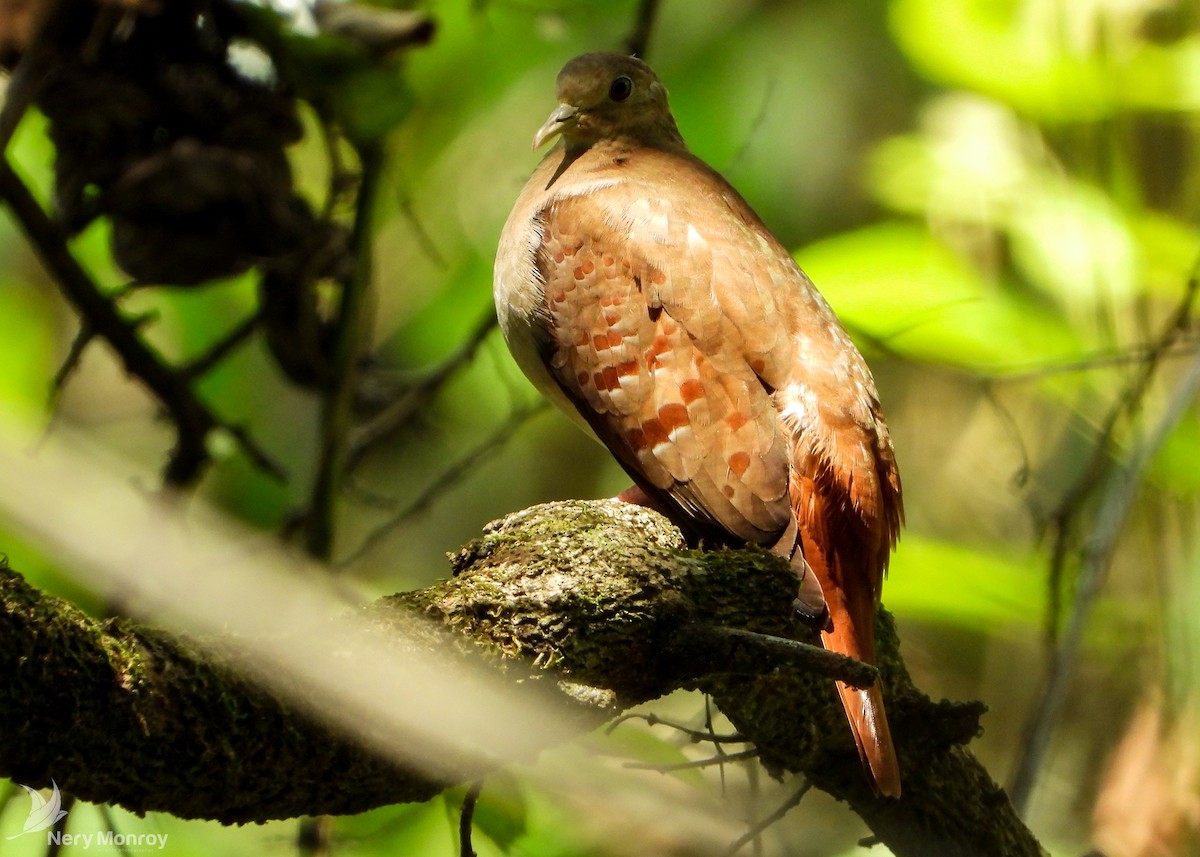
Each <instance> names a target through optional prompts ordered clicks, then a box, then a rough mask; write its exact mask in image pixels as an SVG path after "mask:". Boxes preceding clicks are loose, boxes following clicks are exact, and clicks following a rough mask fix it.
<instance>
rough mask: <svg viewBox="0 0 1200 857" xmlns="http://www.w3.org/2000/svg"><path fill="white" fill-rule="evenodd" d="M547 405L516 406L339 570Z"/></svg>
mask: <svg viewBox="0 0 1200 857" xmlns="http://www.w3.org/2000/svg"><path fill="white" fill-rule="evenodd" d="M547 407H548V403H547V402H546V401H545V400H542V399H539V400H538V401H536V402H534V403H532V404H529V405H524V406H521V407H518V408H516V409H514V410H513V412H512V413H511V414H509V416H508V419H507V420H505V421H504V423H503V424H502V425H501V426H500V427H499V428H497V429H496V431H494V432H492V434H491V435H490V436H488V437H487V438H486V439H485V440H484V441H483V443H481V444H480V445H479V446H477V447H475V449H473V450H471V451H470V452H469V453H467V454H466V455H465V456H463V458H462V459H461V460H459V461H458V462H456V463H455V464H454V465H453V466H452V467H450V468H448V469H447V470H445V471H443V472H442V474H441V475H440V476H439V477H438V478H437V479H435V480H434V481H433V482H432V483H431V484H430V485H429V487H427V488H426V489H425V490H424V491H422V492H421V493H420V494H418V495H417V497H416V499H414V500H413V501H412V502H411V503H409V504H408V505H407V506H406V507H405V508H404V509H403V510H402V511H400V512H398V513H396V514H395V515H393V516H392V517H391V518H389V519H388V520H387V521H385V522H384V523H382V524H380V525H379V526H378V527H376V528H375V529H374V530H372V531H371V532H370V533H368V534H367V536H366V538H364V539H363V540H362V543H361V544H360V545H359V546H358V547H357V548H355V549H354V551H353V552H351V553H350V555H349V556H347V557H346V558H344V559H342V560H340V561H339V562H337V563H336V565H337V566H338V567H339V568H341V567H345V566H347V565H350V564H352V563H354V562H357V561H358V560H360V559H362V558H363V557H364V556H366V555H367V554H368V553H370V552H371V551H372V550H373V549H374V548H375V546H376V545H378V544H379V543H380V542H382V541H383V540H384V539H385V538H387V536H388V535H389V534H390V533H392V532H393V531H394V530H396V529H397V528H399V527H401V526H403V525H404V524H405V523H407V522H408V521H410V520H411V519H412V518H414V517H415V516H416V515H418V514H420V513H421V512H423V511H424V510H425V509H426V507H428V506H429V504H430V503H432V502H433V501H434V500H435V499H436V498H437V497H438V496H439V495H440V494H442V493H443V492H444V491H445V490H446V489H447V488H448V487H450V486H451V485H453V484H455V483H456V482H458V481H460V480H461V479H463V478H465V477H466V476H468V475H470V474H471V473H473V472H474V471H475V467H476V465H477V464H478V463H479V462H480V461H482V460H484V459H485V458H486V457H487V456H489V455H490V454H491V453H492V452H494V451H495V450H497V449H499V448H500V447H501V446H503V445H504V444H505V443H507V442H508V440H509V438H511V437H512V436H513V434H514V433H515V432H516V430H517V429H518V428H519V427H520V426H521V424H522V423H524V422H525V421H526V420H527V419H529V418H530V417H533V416H534V415H536V414H539V413H541V412H542V411H544V410H546V408H547Z"/></svg>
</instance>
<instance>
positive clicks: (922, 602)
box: [883, 532, 1046, 629]
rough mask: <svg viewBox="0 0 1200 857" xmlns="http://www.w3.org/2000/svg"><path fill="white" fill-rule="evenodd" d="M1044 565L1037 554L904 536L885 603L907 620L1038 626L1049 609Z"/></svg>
mask: <svg viewBox="0 0 1200 857" xmlns="http://www.w3.org/2000/svg"><path fill="white" fill-rule="evenodd" d="M1045 595H1046V583H1045V567H1044V563H1043V561H1042V560H1041V559H1040V558H1039V557H1037V556H1036V555H1033V554H1026V555H1019V554H1015V553H1010V552H1008V551H1005V550H1002V549H998V548H996V547H993V546H987V547H983V546H972V545H967V544H962V543H956V542H951V541H947V540H943V539H936V538H932V537H929V536H925V535H922V534H920V533H913V532H908V533H905V535H904V536H903V538H902V539H901V542H900V547H899V548H898V549H897V550H896V554H895V556H894V557H893V559H892V564H891V569H890V570H889V572H888V579H887V583H886V584H885V585H884V588H883V600H884V604H886V605H887V607H888V609H889V610H892V611H893V612H895V613H897V614H898V615H901V616H904V617H905V619H926V620H929V621H935V622H940V623H944V624H947V625H951V626H956V627H961V628H975V629H982V628H995V627H996V626H998V625H1004V624H1011V623H1016V624H1022V625H1036V624H1039V623H1040V622H1041V621H1042V615H1043V612H1044V609H1045Z"/></svg>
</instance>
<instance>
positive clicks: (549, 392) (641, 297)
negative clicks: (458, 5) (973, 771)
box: [494, 53, 903, 797]
mask: <svg viewBox="0 0 1200 857" xmlns="http://www.w3.org/2000/svg"><path fill="white" fill-rule="evenodd" d="M557 96H558V101H559V104H558V106H557V107H556V108H555V109H554V111H553V112H552V113H551V114H550V117H549V118H548V119H547V120H546V123H545V124H544V125H543V126H542V127H541V128H540V129H539V130H538V131H537V133H536V135H535V136H534V141H533V142H534V147H535V148H539V147H541V146H542V145H543V144H545V143H547V142H548V141H550V140H552V139H557V140H558V141H559V142H558V145H556V146H555V147H554V148H552V149H551V151H550V152H549V153H548V154H547V155H546V156H545V158H544V159H543V160H542V161H541V163H540V164H539V165H538V166H537V168H536V169H535V170H534V172H533V175H532V176H531V177H530V178H529V181H528V182H527V183H526V185H525V187H524V189H523V190H522V191H521V194H520V196H519V197H518V199H517V201H516V203H515V205H514V206H513V209H512V212H511V214H510V215H509V217H508V220H507V222H506V224H505V226H504V229H503V232H502V233H501V237H500V241H499V246H498V249H497V253H496V262H495V276H494V293H495V300H496V309H497V313H498V317H499V321H500V327H501V329H502V331H503V333H504V337H505V340H506V342H507V344H508V346H509V349H510V351H511V352H512V354H513V357H514V358H515V360H516V362H517V363H518V365H519V366H520V367H521V369H522V371H524V373H525V374H526V375H527V376H528V377H529V378H530V380H531V381H532V382H533V383H534V385H535V386H537V387H538V388H539V389H540V390H541V391H542V392H543V393H544V394H545V395H546V396H548V397H549V398H550V399H551V400H552V401H554V402H555V404H557V405H558V406H559V407H560V408H562V410H563V411H564V412H566V413H567V414H568V415H569V416H570V417H571V418H572V419H574V420H575V422H576V423H578V425H579V426H580V427H581V428H583V429H584V430H585V431H587V432H589V433H591V434H593V435H594V436H595V437H596V438H598V439H599V440H600V441H601V442H602V443H603V444H604V445H605V446H606V447H607V448H608V449H609V450H610V451H611V453H612V455H613V456H614V457H615V458H616V460H617V461H618V462H619V463H620V465H621V466H622V467H623V468H624V469H625V471H626V472H627V473H628V474H629V476H630V477H632V479H633V481H634V487H633V488H631V489H630V490H629V491H627V492H625V493H624V494H622V498H624V499H628V500H632V501H635V502H641V503H643V504H645V505H648V506H651V507H653V508H656V509H658V510H659V511H662V512H663V513H664V514H666V515H667V516H668V517H669V518H670V519H671V520H672V521H674V522H675V523H676V524H678V525H679V526H680V528H681V529H682V530H683V532H684V533H685V534H686V535H687V536H688V537H689V538H690V539H692V540H694V541H697V542H700V543H703V544H747V543H753V544H757V545H762V546H765V547H767V548H769V549H771V550H773V551H775V552H777V553H780V554H782V555H783V556H785V557H786V558H788V560H789V561H790V563H791V566H792V568H793V570H794V571H795V572H796V574H797V576H798V578H799V587H798V592H799V597H798V599H797V608H798V610H799V611H800V612H801V614H802V615H804V616H807V617H808V618H809V619H810V620H811V621H814V622H815V623H816V624H818V625H820V627H821V638H822V642H823V644H824V645H825V647H826V648H828V649H830V650H832V651H836V652H840V653H842V654H845V655H849V656H851V657H854V658H857V659H859V660H862V661H866V662H869V663H870V662H873V661H874V655H875V652H874V649H875V642H874V617H875V611H876V608H877V606H878V604H879V599H880V593H881V589H882V585H883V579H884V576H885V574H886V571H887V566H888V561H889V558H890V556H891V552H892V550H893V549H894V547H895V544H896V540H897V537H898V534H899V529H900V525H901V523H902V520H903V504H902V499H901V487H900V476H899V471H898V469H897V465H896V458H895V454H894V451H893V447H892V441H891V437H890V435H889V433H888V428H887V424H886V422H885V420H884V416H883V412H882V408H881V406H880V402H879V396H878V393H877V391H876V387H875V382H874V380H873V378H872V376H871V372H870V369H869V368H868V366H867V363H866V361H865V359H864V358H863V356H862V355H861V354H860V353H859V351H858V349H857V348H856V347H855V345H854V343H853V342H852V341H851V339H850V337H849V335H848V334H847V333H846V331H845V329H844V327H843V326H842V324H841V322H840V321H839V320H838V318H837V316H836V315H835V314H834V312H833V310H832V309H831V308H830V306H829V304H828V303H827V302H826V301H825V299H824V298H823V297H822V296H821V294H820V293H819V292H818V291H817V289H816V288H815V287H814V285H813V283H812V282H811V281H810V280H809V278H808V276H807V275H806V274H805V273H804V272H803V271H802V270H801V269H800V267H799V266H798V265H797V264H796V262H795V260H794V259H793V258H792V255H791V254H790V253H789V252H788V251H787V249H786V248H785V247H784V246H783V245H782V244H781V243H780V241H779V240H778V239H777V238H776V237H775V236H774V235H773V234H772V233H771V231H770V230H769V229H768V228H767V227H766V226H765V225H764V224H763V222H762V221H761V220H760V219H759V217H758V215H756V214H755V213H754V211H753V210H752V209H751V207H750V205H749V204H748V203H747V202H746V201H745V200H744V199H743V198H742V196H741V195H740V194H739V193H738V192H737V191H736V190H734V188H733V187H732V186H731V185H730V184H729V183H728V182H727V181H726V180H725V179H724V178H723V177H722V176H721V175H720V174H719V173H718V172H716V171H715V170H714V169H712V168H711V167H709V166H708V165H707V164H705V163H704V162H703V161H702V160H700V159H699V158H697V157H696V156H695V155H693V154H692V153H691V152H690V151H689V149H688V147H687V145H686V144H685V142H684V140H683V137H682V136H681V135H680V132H679V129H678V126H677V125H676V122H675V119H674V117H673V116H672V114H671V110H670V107H669V106H668V101H667V91H666V88H665V87H664V86H663V84H662V82H661V81H660V80H659V79H658V76H657V75H656V74H655V73H654V71H653V70H652V69H651V68H650V67H649V66H648V65H647V64H646V63H644V62H642V61H641V60H639V59H636V58H634V57H629V56H625V55H622V54H616V53H588V54H584V55H582V56H579V57H576V58H575V59H573V60H571V61H570V62H568V63H567V64H566V65H565V66H564V67H563V69H562V71H561V72H560V73H559V75H558V79H557ZM837 691H838V693H839V695H840V697H841V701H842V704H843V706H844V708H845V711H846V716H847V719H848V721H849V724H850V728H851V731H852V732H853V735H854V739H855V742H856V744H857V747H858V751H859V755H860V756H861V758H862V761H863V764H864V769H865V771H866V772H867V776H868V779H869V781H870V784H871V786H872V788H873V789H874V790H875V792H876V793H877V794H880V795H885V796H889V797H898V796H899V795H900V770H899V763H898V761H897V758H896V751H895V748H894V744H893V741H892V736H891V733H890V730H889V726H888V721H887V716H886V713H885V710H884V701H883V691H882V687H881V684H880V682H879V681H878V680H876V682H875V683H874V684H873V685H872V686H871V687H868V688H855V687H852V686H849V685H846V684H844V683H840V682H839V683H837Z"/></svg>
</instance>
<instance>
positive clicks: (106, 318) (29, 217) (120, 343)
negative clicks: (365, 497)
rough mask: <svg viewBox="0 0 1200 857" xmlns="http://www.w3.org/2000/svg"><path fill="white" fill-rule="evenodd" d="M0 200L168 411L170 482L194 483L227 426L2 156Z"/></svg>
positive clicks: (90, 322)
mask: <svg viewBox="0 0 1200 857" xmlns="http://www.w3.org/2000/svg"><path fill="white" fill-rule="evenodd" d="M0 199H2V200H3V201H4V203H6V204H7V205H8V207H9V208H10V209H11V210H12V213H13V215H14V216H15V217H16V220H17V223H18V224H19V225H20V227H21V229H22V230H24V232H25V235H26V237H28V239H29V241H30V243H31V244H32V245H33V248H34V250H35V251H36V252H37V254H38V256H39V258H40V259H41V260H42V263H43V264H44V265H45V266H46V268H47V270H48V271H49V272H50V275H51V278H52V279H53V280H54V283H55V285H56V286H57V287H58V288H59V289H60V290H61V291H62V293H63V295H64V296H65V297H66V298H67V300H68V301H69V302H70V303H71V305H72V306H74V307H75V309H76V311H77V312H78V313H79V315H80V316H81V318H82V319H83V321H82V325H83V327H84V329H85V330H87V332H88V333H89V334H91V335H94V336H96V337H99V338H102V339H103V340H104V341H105V342H107V343H108V344H109V345H110V346H111V347H112V349H113V351H115V352H116V354H117V356H118V357H119V358H120V360H121V363H122V365H123V366H124V368H125V371H126V372H127V373H129V374H130V375H132V376H133V377H135V378H137V379H138V380H139V381H141V382H142V384H144V385H145V386H146V388H147V389H148V390H149V391H150V392H151V393H152V394H153V395H154V397H155V398H157V399H158V401H159V402H160V403H161V404H162V406H163V407H164V408H165V409H166V410H167V413H168V414H169V415H170V417H171V422H172V423H173V424H174V427H175V432H176V443H175V448H174V449H173V450H172V451H171V455H170V459H169V460H168V463H167V467H166V471H165V474H164V479H165V481H166V483H167V484H168V485H172V486H174V487H185V486H188V485H191V484H192V483H194V482H195V481H196V480H197V479H199V478H200V476H201V475H202V474H203V472H204V469H205V467H206V466H207V465H208V463H209V454H208V447H207V441H208V436H209V433H210V432H212V431H213V430H214V429H217V428H223V427H225V426H224V425H223V424H222V422H221V421H220V420H219V419H218V418H217V417H216V415H214V414H213V413H212V411H210V410H209V409H208V407H207V406H206V405H205V404H204V403H203V402H201V401H200V400H199V398H197V396H196V393H195V391H194V390H193V389H192V387H191V384H190V383H189V378H188V376H187V373H186V372H180V371H177V370H175V369H173V368H172V367H171V366H169V365H168V364H167V363H166V361H164V360H163V359H162V357H161V355H159V354H158V352H156V351H155V350H154V349H153V348H152V347H151V346H150V345H148V344H147V343H146V342H145V340H143V339H142V338H141V337H140V336H139V335H138V323H137V322H136V321H130V320H129V319H126V318H125V317H124V316H122V315H121V313H120V312H119V311H118V310H117V308H116V306H115V305H114V304H113V303H112V302H111V301H110V300H109V299H108V298H107V297H106V296H105V295H104V294H103V293H102V292H101V291H100V289H99V288H97V286H96V284H95V283H94V282H93V281H92V278H91V277H90V276H89V275H88V273H87V272H86V271H85V270H84V269H83V267H82V266H81V265H80V264H79V262H78V260H76V259H75V257H74V256H73V255H72V254H71V251H70V250H69V249H68V247H67V242H66V236H65V234H64V233H63V231H62V230H61V229H60V228H59V227H58V226H57V225H56V224H55V223H54V222H53V221H52V220H51V219H50V217H49V216H48V215H47V214H46V212H45V211H44V210H43V209H42V207H41V205H40V204H39V203H38V201H37V200H36V199H35V198H34V196H33V194H32V193H31V192H30V191H29V188H28V187H26V186H25V183H24V182H23V181H21V179H20V177H19V176H18V175H17V174H16V173H15V172H14V171H13V169H12V166H11V165H10V164H9V163H8V161H7V160H4V159H3V158H0ZM234 437H236V438H237V439H238V442H239V443H240V444H241V446H242V449H243V450H244V451H245V452H246V453H248V454H249V456H250V458H251V460H253V461H255V462H268V461H270V456H269V455H267V453H266V452H264V451H263V450H261V449H259V448H258V447H257V446H256V445H254V444H253V443H252V442H251V441H250V439H249V438H248V437H247V436H246V435H245V434H244V433H234ZM273 469H274V470H276V471H277V470H278V468H273Z"/></svg>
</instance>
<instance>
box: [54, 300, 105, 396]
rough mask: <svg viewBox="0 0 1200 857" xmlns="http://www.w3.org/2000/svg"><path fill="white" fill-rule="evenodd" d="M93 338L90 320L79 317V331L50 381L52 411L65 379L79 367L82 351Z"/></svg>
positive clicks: (93, 333)
mask: <svg viewBox="0 0 1200 857" xmlns="http://www.w3.org/2000/svg"><path fill="white" fill-rule="evenodd" d="M95 338H96V329H95V328H94V327H92V325H91V322H89V321H88V320H87V319H86V318H84V319H81V320H80V322H79V332H78V333H76V334H75V338H74V339H72V340H71V347H70V349H68V350H67V356H66V357H64V358H63V362H62V364H61V365H60V366H59V367H58V371H57V372H55V373H54V378H53V379H52V380H51V381H50V409H51V410H52V411H53V410H54V409H55V407H56V405H57V403H58V401H59V399H60V398H61V397H62V392H63V388H64V387H65V386H66V385H67V379H68V378H70V377H71V374H72V373H73V372H74V371H75V370H76V369H78V368H79V362H80V361H81V360H82V359H83V352H84V351H85V350H86V349H87V347H88V344H89V343H91V341H92V340H93V339H95Z"/></svg>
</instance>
